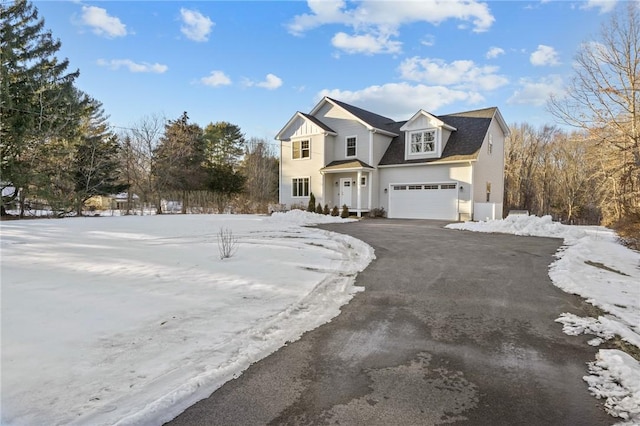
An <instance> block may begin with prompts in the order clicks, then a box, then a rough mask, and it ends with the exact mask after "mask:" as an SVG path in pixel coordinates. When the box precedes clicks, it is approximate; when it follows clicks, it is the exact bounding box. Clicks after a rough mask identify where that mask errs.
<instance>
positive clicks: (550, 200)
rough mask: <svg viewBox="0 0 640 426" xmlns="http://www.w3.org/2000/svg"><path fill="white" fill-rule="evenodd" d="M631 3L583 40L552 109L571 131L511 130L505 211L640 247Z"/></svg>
mask: <svg viewBox="0 0 640 426" xmlns="http://www.w3.org/2000/svg"><path fill="white" fill-rule="evenodd" d="M639 7H640V6H639V5H638V3H637V2H625V3H624V4H622V5H621V6H619V7H618V9H617V11H616V13H614V14H613V15H612V16H611V18H610V19H609V20H608V21H607V22H605V23H604V24H603V25H602V28H601V30H600V33H599V36H598V37H596V38H594V40H590V41H587V42H585V43H583V44H582V45H581V46H580V48H579V49H578V52H577V54H576V57H575V61H574V75H573V78H572V79H571V81H570V82H569V84H568V86H567V87H566V92H565V93H564V94H563V95H562V96H552V97H551V98H550V99H549V102H548V109H549V111H550V112H551V113H552V114H553V115H554V116H555V117H556V118H557V120H558V122H559V123H562V124H564V125H565V126H566V127H567V128H568V129H571V130H561V129H559V128H558V127H556V126H542V127H541V128H539V129H535V128H533V127H532V126H530V125H528V124H526V123H525V124H520V125H513V126H511V137H510V138H509V140H508V141H507V144H506V149H505V155H506V158H505V164H506V176H505V210H507V211H508V210H509V209H513V208H518V209H526V210H529V211H530V212H531V213H534V214H537V215H542V214H551V215H553V216H554V217H555V218H557V219H561V220H564V221H567V222H577V223H588V224H603V225H607V226H611V227H614V228H615V229H616V230H618V232H619V234H621V235H622V236H623V238H625V237H626V238H628V239H629V240H635V242H636V243H635V244H636V247H640V13H639V9H638V8H639Z"/></svg>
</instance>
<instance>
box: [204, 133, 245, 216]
mask: <svg viewBox="0 0 640 426" xmlns="http://www.w3.org/2000/svg"><path fill="white" fill-rule="evenodd" d="M204 140H205V143H204V144H205V163H206V168H207V173H208V176H209V177H208V181H209V189H210V190H211V191H213V192H214V193H215V195H216V200H217V204H218V212H219V213H222V212H223V211H224V210H225V207H226V204H227V203H228V202H229V199H230V198H231V197H232V196H233V195H234V194H238V193H240V192H242V191H243V189H244V184H245V181H246V179H245V176H243V175H242V173H241V171H240V170H239V169H240V158H241V157H242V155H243V154H244V147H245V144H246V142H245V139H244V135H243V134H242V132H241V131H240V127H238V126H236V125H235V124H231V123H227V122H226V121H221V122H217V123H215V124H213V123H209V124H208V125H207V126H206V127H205V129H204Z"/></svg>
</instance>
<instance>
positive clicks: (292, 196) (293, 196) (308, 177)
mask: <svg viewBox="0 0 640 426" xmlns="http://www.w3.org/2000/svg"><path fill="white" fill-rule="evenodd" d="M294 179H309V194H307V195H293V188H294V186H295V185H294V183H293V180H294ZM311 192H312V191H311V176H295V177H291V198H295V199H298V198H309V196H310V195H311Z"/></svg>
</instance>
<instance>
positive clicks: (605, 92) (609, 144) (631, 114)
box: [549, 2, 640, 221]
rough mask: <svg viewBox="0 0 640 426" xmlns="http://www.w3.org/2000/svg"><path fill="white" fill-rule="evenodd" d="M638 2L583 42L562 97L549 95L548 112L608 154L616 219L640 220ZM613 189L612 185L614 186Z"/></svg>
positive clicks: (619, 11)
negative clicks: (614, 178)
mask: <svg viewBox="0 0 640 426" xmlns="http://www.w3.org/2000/svg"><path fill="white" fill-rule="evenodd" d="M639 7H640V6H638V3H637V2H625V5H624V7H621V8H619V9H618V10H617V13H616V14H615V15H614V16H612V18H611V19H610V20H609V21H608V22H607V23H605V24H604V25H603V27H602V29H601V32H600V35H599V38H598V39H597V40H593V41H590V42H586V43H584V44H583V45H582V46H581V48H580V50H579V52H578V54H577V55H576V58H575V62H576V65H575V76H574V78H573V79H572V80H571V82H570V83H569V85H568V87H567V91H566V95H565V96H563V97H552V98H551V100H550V101H549V109H550V111H551V112H552V113H553V114H554V115H555V116H556V117H557V118H559V119H560V120H561V121H562V122H564V123H566V124H569V125H571V126H575V127H577V128H580V129H582V130H584V131H585V132H586V133H588V134H589V138H590V139H591V140H593V141H595V142H596V143H598V144H600V145H602V148H603V149H605V150H611V151H614V152H616V155H614V156H613V157H612V159H613V160H614V161H615V163H616V164H615V166H614V167H615V169H617V170H619V171H620V173H618V176H617V182H616V184H615V185H616V188H615V189H616V191H615V193H616V194H617V195H616V196H617V200H616V203H618V204H619V205H620V206H621V210H620V212H619V215H620V216H619V217H617V218H611V219H613V220H615V219H620V218H621V216H623V215H624V216H629V217H632V218H634V220H636V221H640V129H639V126H640V11H639V10H638V8H639ZM612 189H613V188H612Z"/></svg>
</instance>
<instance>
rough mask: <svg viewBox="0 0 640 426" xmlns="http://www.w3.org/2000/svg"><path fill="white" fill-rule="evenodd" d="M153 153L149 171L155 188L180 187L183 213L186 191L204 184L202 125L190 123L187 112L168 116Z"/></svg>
mask: <svg viewBox="0 0 640 426" xmlns="http://www.w3.org/2000/svg"><path fill="white" fill-rule="evenodd" d="M154 157H155V159H154V164H153V166H154V167H153V170H152V172H153V174H154V176H155V178H156V182H157V185H158V188H159V189H160V190H161V191H181V192H182V194H183V199H182V212H183V213H186V210H187V204H188V198H187V196H188V192H189V191H196V190H202V189H206V187H207V170H206V168H205V144H204V138H203V133H202V129H201V128H200V126H198V125H197V124H193V123H189V117H188V115H187V113H186V112H184V113H183V114H182V116H181V117H180V118H179V119H177V120H169V122H168V123H167V124H166V125H165V130H164V134H163V135H162V137H161V138H160V141H159V143H158V147H157V149H156V150H155V152H154ZM158 213H162V212H161V211H158Z"/></svg>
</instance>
